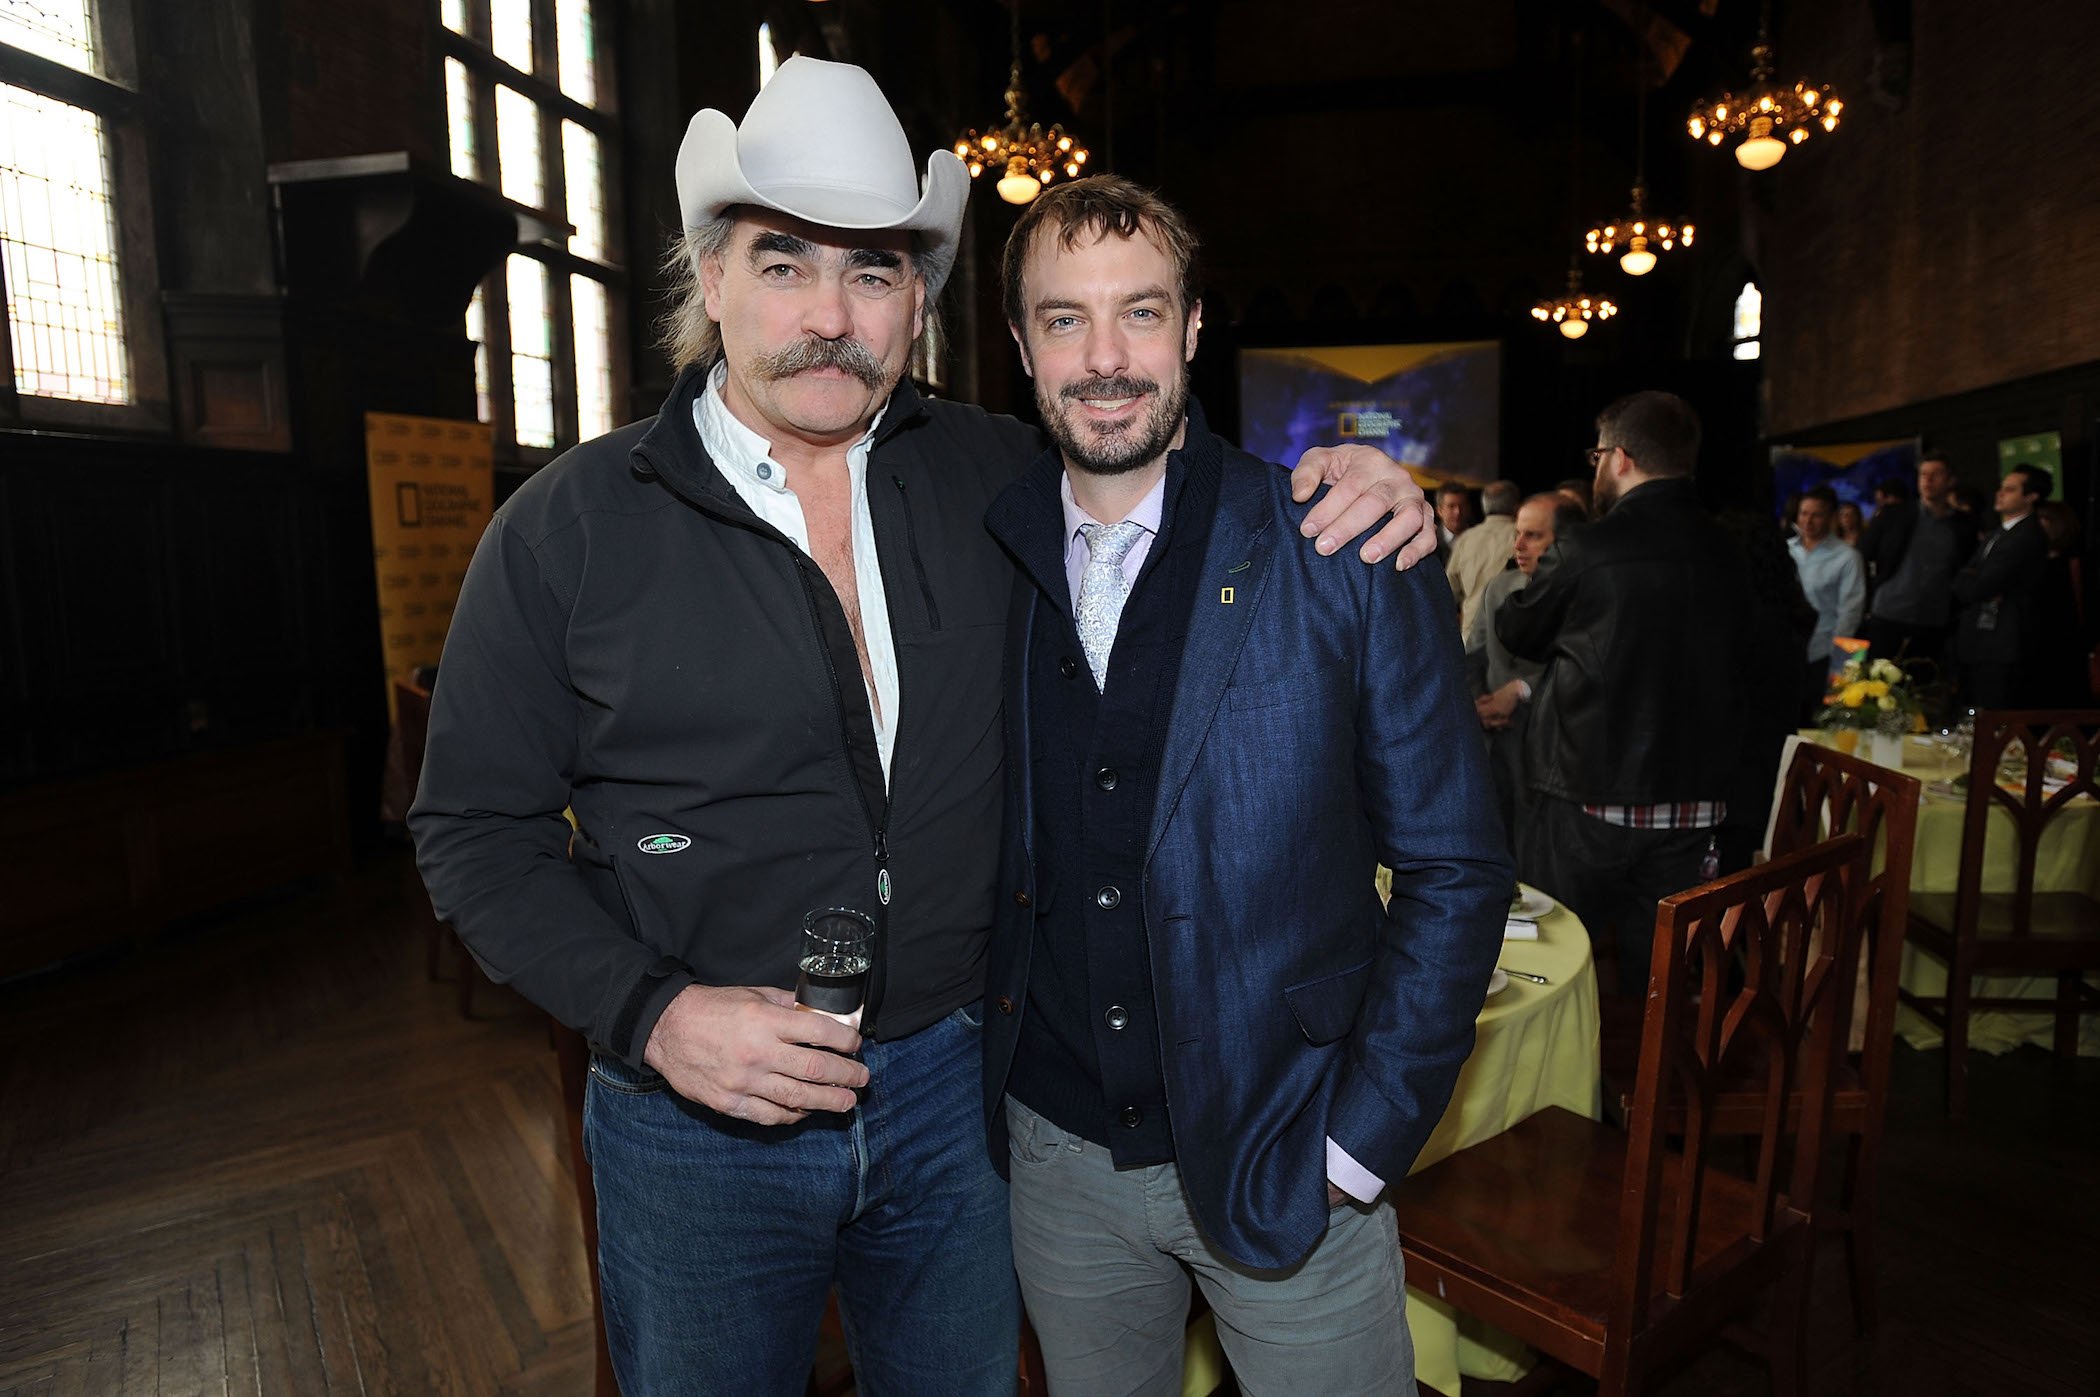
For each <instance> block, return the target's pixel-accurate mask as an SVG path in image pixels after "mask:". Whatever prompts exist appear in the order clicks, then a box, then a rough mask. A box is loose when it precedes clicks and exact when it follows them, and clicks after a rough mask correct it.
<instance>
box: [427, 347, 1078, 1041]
mask: <svg viewBox="0 0 2100 1397" xmlns="http://www.w3.org/2000/svg"><path fill="white" fill-rule="evenodd" d="M705 384H706V376H705V371H704V370H702V369H697V368H696V369H689V370H688V371H687V372H686V373H685V374H684V375H683V376H681V377H680V379H679V380H678V382H677V384H676V385H675V386H674V387H673V388H672V390H671V396H670V397H669V399H667V400H666V402H665V404H664V408H663V411H662V412H661V413H660V414H659V415H658V416H657V417H656V418H654V419H652V420H651V421H648V422H640V423H636V424H634V425H633V426H630V427H626V428H622V429H621V430H619V431H616V432H613V433H611V434H609V435H607V436H604V437H600V438H598V439H597V440H595V441H590V442H585V443H584V444H583V445H581V446H578V447H577V448H575V449H574V450H572V451H569V452H567V453H565V454H564V455H563V456H562V457H561V458H560V459H559V460H557V461H555V462H554V463H553V464H552V465H550V466H548V467H547V468H546V469H544V470H542V471H540V472H539V473H538V474H537V475H535V476H534V477H533V478H532V479H531V480H529V481H528V482H526V484H525V485H524V486H523V487H522V488H521V489H520V490H519V491H518V493H517V494H516V495H514V496H513V497H512V498H511V499H510V500H508V501H507V502H506V503H505V504H504V506H503V508H502V509H500V510H498V511H497V513H496V518H495V520H494V522H493V523H492V524H491V525H490V526H489V529H488V532H487V533H486V534H485V535H484V536H483V538H482V540H481V545H480V547H479V548H478V549H477V550H476V552H475V555H474V561H473V564H472V566H471V567H470V568H469V569H468V572H467V578H466V583H465V585H464V587H463V588H462V589H461V592H460V598H459V606H458V609H457V611H456V612H455V613H454V615H453V618H452V628H451V633H450V635H449V636H448V638H447V639H446V642H445V653H444V659H443V663H442V664H441V665H440V667H439V677H438V683H437V688H436V691H435V692H434V693H433V695H432V701H431V717H430V737H429V746H428V750H427V753H426V756H425V758H424V764H423V779H422V784H421V786H420V788H419V790H418V793H417V797H416V803H415V807H414V809H413V810H412V811H411V812H410V814H409V826H410V829H411V830H412V831H413V833H414V835H415V840H416V853H417V858H418V861H419V862H420V864H421V866H422V870H423V877H424V881H425V882H426V883H427V884H428V886H429V888H430V895H431V901H432V905H433V906H434V907H435V908H436V910H437V913H438V915H439V916H440V917H442V918H444V919H445V920H446V921H448V922H450V923H452V924H453V926H455V927H456V928H457V929H458V931H459V934H460V936H461V938H462V939H463V940H464V941H465V942H466V944H467V946H468V947H469V948H470V949H471V950H472V951H473V953H474V956H475V959H476V960H477V961H479V962H480V963H481V965H482V967H483V968H484V969H485V970H487V972H488V973H489V975H490V977H491V978H493V979H495V980H496V981H498V982H500V983H506V984H511V985H514V986H516V987H517V989H518V990H519V991H520V992H522V993H523V994H524V995H525V996H526V997H527V998H528V999H531V1000H532V1001H534V1002H535V1003H537V1004H539V1005H541V1006H542V1007H544V1008H546V1009H547V1010H548V1011H549V1012H550V1013H552V1014H553V1015H554V1016H555V1017H556V1018H558V1019H560V1020H561V1021H562V1022H564V1023H566V1024H569V1025H571V1026H572V1027H574V1028H576V1029H577V1030H578V1031H579V1032H581V1033H583V1034H584V1036H585V1037H587V1038H588V1039H590V1040H591V1041H592V1043H593V1044H595V1045H597V1046H598V1047H599V1048H600V1049H601V1050H603V1051H606V1052H609V1053H611V1054H613V1055H615V1056H617V1057H620V1058H622V1059H624V1060H626V1061H627V1062H629V1063H631V1064H635V1065H639V1064H640V1062H641V1058H642V1053H643V1050H644V1049H645V1048H646V1047H647V1046H648V1042H649V1034H650V1032H651V1030H652V1029H653V1028H654V1027H655V1024H656V1020H657V1017H658V1016H659V1015H660V1014H661V1013H662V1012H663V1009H664V1006H665V1005H667V1004H668V1003H669V1002H670V1001H671V999H672V997H673V996H674V995H676V994H677V993H678V991H679V990H681V989H683V988H684V987H685V986H686V985H688V984H692V983H696V982H697V983H701V984H713V985H743V984H764V985H778V986H781V987H782V988H789V987H792V986H793V984H794V982H795V966H796V959H797V956H798V954H799V947H800V937H801V927H802V918H803V916H804V914H805V913H807V912H809V911H812V910H814V909H817V908H824V907H853V908H858V909H860V910H862V911H865V912H867V913H869V914H870V915H872V916H875V917H876V919H877V922H878V926H880V927H881V934H882V940H881V943H880V950H879V954H878V960H877V970H876V972H875V977H874V981H873V983H872V985H871V988H870V993H869V1002H868V1009H867V1012H866V1014H865V1015H864V1018H863V1032H865V1033H867V1034H869V1035H870V1036H871V1037H875V1038H883V1039H887V1038H897V1037H902V1036H903V1035H905V1034H908V1033H912V1032H914V1031H916V1030H918V1029H920V1028H923V1027H925V1026H926V1025H928V1024H930V1023H933V1022H935V1021H936V1020H938V1019H940V1018H941V1017H943V1016H945V1015H947V1014H949V1013H951V1012H953V1011H954V1010H956V1009H958V1008H960V1007H961V1006H963V1005H965V1004H967V1003H970V1002H971V1001H973V1000H975V999H977V998H978V997H979V996H980V995H981V994H982V992H983V960H984V951H985V943H986V938H987V935H988V933H989V923H990V918H991V910H992V897H993V882H994V877H995V874H996V872H997V866H998V853H999V820H1000V802H1001V797H1002V791H1003V786H1002V777H1001V768H1000V759H1001V732H1000V719H999V712H1000V710H999V703H1000V687H999V664H1000V653H1001V642H1002V640H1003V637H1004V635H1005V622H1006V600H1007V597H1008V596H1009V594H1010V592H1011V590H1012V584H1013V569H1012V564H1011V563H1010V562H1008V560H1007V558H1006V556H1005V555H1004V554H1003V553H1002V552H1001V551H1000V550H999V547H998V545H997V544H995V543H994V542H993V541H992V538H991V536H990V535H989V534H988V533H987V532H986V531H985V528H984V522H983V520H984V512H985V508H986V506H987V505H988V504H989V503H990V502H991V500H992V498H993V497H994V496H996V495H997V494H998V493H999V491H1000V490H1002V489H1003V488H1005V486H1006V485H1008V484H1009V483H1011V482H1012V480H1013V479H1014V478H1015V477H1016V476H1017V475H1018V473H1019V472H1020V470H1021V468H1022V467H1023V466H1025V465H1026V464H1027V463H1028V462H1029V460H1030V459H1032V458H1033V457H1034V456H1035V455H1036V453H1037V452H1038V451H1039V450H1041V448H1042V439H1041V438H1040V436H1039V435H1038V434H1037V433H1036V431H1035V430H1034V429H1033V428H1031V427H1027V426H1024V425H1023V424H1021V423H1019V422H1016V421H1014V420H1013V419H1011V418H1005V417H995V416H992V415H990V414H987V413H985V412H984V411H982V410H981V409H979V408H975V407H969V406H964V405H960V404H955V403H946V402H934V401H928V400H924V399H922V398H920V396H919V395H918V393H917V392H916V391H915V390H914V389H913V388H912V386H911V385H910V384H909V383H908V382H907V383H902V384H900V385H898V387H897V389H896V391H895V392H894V393H893V394H892V395H891V397H890V403H889V408H888V410H887V412H886V413H885V414H884V416H883V419H882V425H881V427H880V428H879V430H878V432H877V435H876V438H875V440H874V442H873V444H872V446H871V449H870V454H869V458H868V470H867V490H868V499H869V510H870V513H871V515H872V517H873V522H874V531H875V547H876V553H877V555H878V556H879V557H880V559H881V566H882V577H883V586H884V589H885V591H886V592H887V594H888V599H889V612H890V626H891V631H892V634H893V636H894V638H895V641H896V648H897V668H898V679H899V683H898V688H899V692H900V695H901V697H900V701H899V710H900V711H899V713H898V714H897V722H898V724H899V727H898V732H897V741H896V745H895V749H894V751H893V753H892V759H891V773H890V783H889V789H888V791H887V792H885V790H884V783H883V778H882V766H881V761H880V759H879V757H878V756H877V752H876V746H875V730H874V722H873V719H872V717H871V715H870V713H869V709H868V701H867V694H866V690H865V688H864V686H863V684H862V681H861V678H860V669H859V662H858V660H857V658H856V655H855V651H854V647H853V641H852V637H851V635H850V634H849V633H848V631H847V628H846V620H845V614H844V612H843V610H842V609H841V607H840V606H839V603H838V599H837V597H836V595H835V594H834V593H833V592H832V590H831V587H830V584H829V583H828V582H827V581H826V580H825V577H824V575H823V573H822V572H821V571H820V570H819V569H818V567H817V565H816V564H815V563H814V562H812V561H811V560H810V559H809V558H808V557H807V556H806V555H805V554H803V553H802V552H801V550H799V549H798V548H796V547H795V546H794V545H793V544H792V543H790V542H789V541H788V540H787V539H786V538H785V537H784V536H783V535H781V534H780V533H778V532H777V531H775V530H774V529H772V528H771V527H769V526H768V525H766V524H764V523H762V522H761V521H760V520H759V519H758V518H757V516H755V515H754V514H752V513H751V511H750V510H749V509H748V508H746V507H745V505H744V503H743V501H742V500H741V499H740V498H738V496H737V493H736V491H735V490H734V489H733V488H732V487H731V486H730V484H729V482H728V481H727V480H726V479H725V478H724V477H723V476H722V474H721V473H720V472H719V471H718V470H717V469H716V468H715V466H714V464H713V463H712V462H711V461H710V460H709V459H708V458H707V455H706V453H705V451H704V450H703V448H702V446H701V444H700V437H699V433H698V431H697V430H696V429H695V427H694V425H693V402H694V399H695V398H696V397H697V396H698V395H699V393H700V391H701V390H702V388H703V387H704V386H705ZM564 808H567V809H570V810H572V811H573V812H574V815H575V821H576V834H575V839H574V847H573V855H572V851H571V840H570V827H569V823H568V821H567V820H565V819H564V818H563V810H564Z"/></svg>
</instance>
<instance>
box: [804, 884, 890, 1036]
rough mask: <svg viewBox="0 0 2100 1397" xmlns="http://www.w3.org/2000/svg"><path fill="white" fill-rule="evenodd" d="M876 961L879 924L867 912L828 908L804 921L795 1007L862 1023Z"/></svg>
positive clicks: (850, 1023) (851, 1024)
mask: <svg viewBox="0 0 2100 1397" xmlns="http://www.w3.org/2000/svg"><path fill="white" fill-rule="evenodd" d="M874 965H875V922H874V919H873V918H871V917H869V916H868V915H867V914H866V913H865V912H856V911H854V910H852V909H851V908H848V907H827V908H825V909H823V910H822V911H818V912H812V913H810V914H809V915H808V916H806V917H804V918H803V919H802V961H801V967H800V968H801V975H800V976H799V977H798V978H797V979H796V981H795V1007H797V1008H798V1009H807V1010H809V1011H810V1012H812V1013H817V1014H825V1015H828V1016H829V1017H831V1018H834V1019H837V1020H838V1021H839V1022H840V1023H842V1024H845V1025H846V1026H847V1027H848V1028H855V1029H857V1028H859V1027H860V1012H861V1009H862V1007H863V1006H864V1004H865V1002H866V1000H867V994H868V972H869V971H870V970H871V969H873V968H874Z"/></svg>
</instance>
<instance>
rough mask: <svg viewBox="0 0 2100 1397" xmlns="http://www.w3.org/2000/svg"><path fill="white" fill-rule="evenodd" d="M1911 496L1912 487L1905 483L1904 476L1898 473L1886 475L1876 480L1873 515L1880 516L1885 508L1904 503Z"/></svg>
mask: <svg viewBox="0 0 2100 1397" xmlns="http://www.w3.org/2000/svg"><path fill="white" fill-rule="evenodd" d="M1909 498H1910V487H1909V486H1908V485H1905V484H1904V483H1903V477H1901V476H1896V475H1891V476H1884V477H1883V478H1882V479H1880V480H1877V481H1875V482H1874V514H1873V517H1874V518H1879V517H1880V515H1881V512H1882V511H1883V510H1885V509H1889V508H1892V507H1894V506H1896V505H1899V504H1902V503H1903V502H1904V501H1905V500H1907V499H1909Z"/></svg>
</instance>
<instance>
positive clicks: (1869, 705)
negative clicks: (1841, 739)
mask: <svg viewBox="0 0 2100 1397" xmlns="http://www.w3.org/2000/svg"><path fill="white" fill-rule="evenodd" d="M1837 644H1838V646H1839V647H1840V648H1841V649H1844V650H1846V651H1847V652H1849V653H1848V656H1847V658H1846V660H1845V663H1844V664H1843V665H1842V666H1841V667H1840V668H1839V669H1838V671H1837V672H1836V673H1835V674H1833V675H1831V676H1830V692H1829V693H1828V694H1826V695H1825V696H1824V698H1823V711H1822V713H1821V714H1820V715H1819V716H1818V718H1817V723H1818V725H1819V726H1821V727H1825V728H1831V729H1835V730H1843V729H1846V728H1851V729H1854V730H1857V731H1873V732H1880V733H1885V734H1887V735H1889V736H1892V737H1893V736H1900V735H1901V734H1903V733H1909V732H1922V731H1924V729H1925V699H1924V695H1923V694H1922V693H1921V692H1920V689H1921V686H1920V685H1919V684H1918V683H1917V681H1916V680H1915V679H1914V678H1913V677H1912V676H1911V674H1910V672H1909V671H1907V670H1905V669H1904V668H1903V666H1902V665H1900V664H1897V663H1896V662H1895V661H1894V660H1879V659H1875V658H1873V657H1872V656H1871V655H1869V654H1868V653H1867V646H1866V642H1864V641H1858V640H1849V639H1840V640H1839V641H1838V642H1837Z"/></svg>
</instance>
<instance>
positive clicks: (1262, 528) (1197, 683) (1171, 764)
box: [1145, 456, 1277, 863]
mask: <svg viewBox="0 0 2100 1397" xmlns="http://www.w3.org/2000/svg"><path fill="white" fill-rule="evenodd" d="M1273 469H1275V468H1274V467H1268V466H1264V467H1261V468H1254V467H1250V466H1248V465H1247V464H1246V463H1245V462H1244V461H1235V460H1233V459H1232V458H1231V457H1230V456H1228V457H1227V458H1226V460H1225V463H1224V471H1223V474H1222V476H1221V477H1220V479H1219V481H1218V513H1217V517H1216V519H1215V520H1213V522H1212V524H1211V530H1210V545H1209V547H1208V548H1206V549H1205V550H1204V556H1203V569H1202V571H1201V572H1200V573H1199V574H1198V579H1197V583H1196V585H1197V587H1198V588H1199V590H1198V592H1197V594H1196V597H1195V604H1194V606H1193V607H1192V608H1191V610H1190V613H1189V633H1188V642H1187V644H1186V645H1185V646H1184V647H1183V649H1182V655H1181V675H1180V677H1179V679H1177V680H1176V681H1175V686H1174V706H1173V712H1172V714H1171V715H1170V717H1169V719H1168V722H1167V741H1166V746H1165V747H1164V748H1163V749H1162V751H1161V753H1160V764H1159V790H1158V792H1157V794H1156V795H1155V797H1154V799H1153V802H1152V828H1151V831H1150V833H1149V835H1148V836H1147V838H1146V840H1145V858H1146V861H1147V862H1148V863H1149V862H1150V861H1151V859H1152V856H1153V855H1154V854H1156V853H1157V852H1158V851H1159V841H1160V839H1161V838H1162V837H1163V836H1164V835H1165V834H1166V829H1167V821H1168V819H1169V818H1170V817H1171V816H1172V814H1173V813H1174V808H1175V806H1177V805H1178V804H1180V801H1181V792H1182V788H1183V787H1184V786H1186V785H1187V784H1188V779H1189V773H1190V771H1191V770H1193V769H1194V767H1195V765H1196V755H1197V753H1199V752H1201V751H1202V750H1203V741H1204V739H1205V738H1206V737H1207V736H1208V735H1209V733H1210V728H1211V723H1212V721H1213V720H1214V719H1215V718H1216V716H1217V712H1218V704H1219V702H1220V701H1221V700H1222V699H1223V697H1224V694H1225V681H1226V679H1227V678H1229V677H1230V676H1231V674H1232V668H1233V666H1234V665H1235V664H1237V663H1238V662H1239V657H1240V651H1241V649H1242V648H1243V647H1244V646H1245V645H1246V643H1247V632H1248V630H1249V629H1250V628H1251V627H1252V626H1253V624H1254V612H1255V608H1256V607H1258V606H1260V605H1261V597H1262V592H1263V590H1264V589H1265V588H1266V586H1267V585H1268V579H1269V563H1270V560H1271V558H1272V557H1273V556H1274V553H1275V546H1276V538H1277V534H1276V530H1275V529H1274V528H1273V527H1272V525H1273V523H1274V519H1273V516H1272V513H1271V510H1270V506H1269V481H1268V480H1267V479H1266V478H1265V477H1264V475H1263V474H1262V472H1263V471H1264V470H1273ZM1226 588H1231V592H1230V593H1229V595H1230V597H1231V600H1230V601H1227V600H1226V599H1225V598H1226V596H1227V595H1228V593H1226V591H1225V589H1226Z"/></svg>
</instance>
